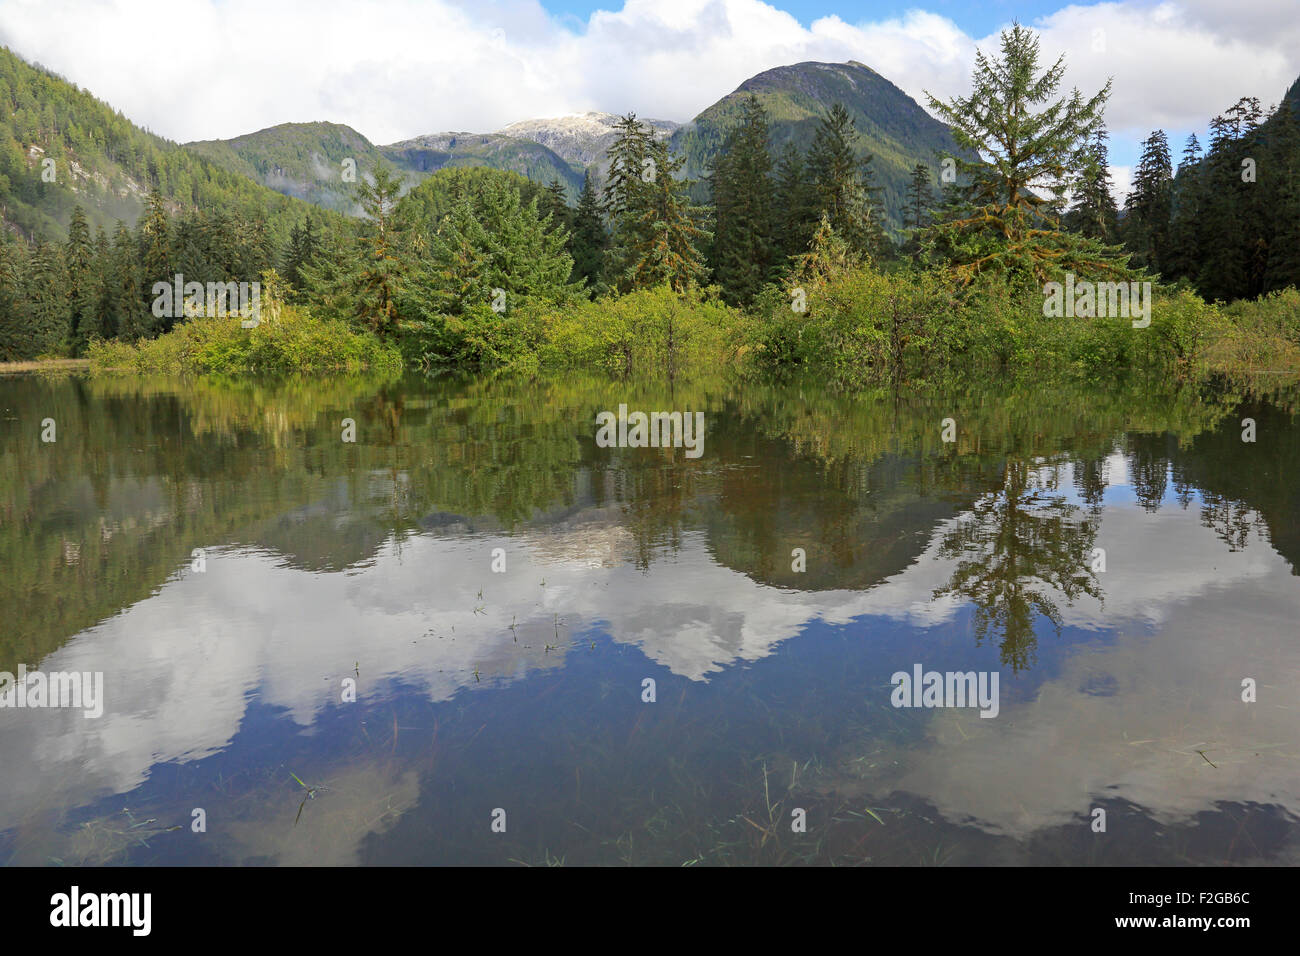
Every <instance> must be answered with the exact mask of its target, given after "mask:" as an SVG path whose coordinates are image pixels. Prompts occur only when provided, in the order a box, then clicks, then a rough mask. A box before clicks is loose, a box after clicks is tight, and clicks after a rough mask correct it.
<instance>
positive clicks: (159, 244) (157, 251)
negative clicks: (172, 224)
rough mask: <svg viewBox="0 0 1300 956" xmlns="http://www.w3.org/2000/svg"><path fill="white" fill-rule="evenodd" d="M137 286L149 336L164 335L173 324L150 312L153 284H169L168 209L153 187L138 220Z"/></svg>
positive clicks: (167, 318)
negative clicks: (142, 295)
mask: <svg viewBox="0 0 1300 956" xmlns="http://www.w3.org/2000/svg"><path fill="white" fill-rule="evenodd" d="M139 229H140V264H141V270H142V271H141V274H140V280H141V281H140V285H141V289H142V291H143V292H144V298H143V299H142V300H141V305H143V306H144V307H145V309H146V311H145V314H146V315H147V316H148V319H147V320H146V321H147V322H148V324H147V325H146V326H145V328H146V330H147V331H148V333H150V334H152V333H154V332H166V331H168V330H170V329H171V327H172V323H173V321H174V319H173V317H171V316H163V317H161V318H159V317H156V316H154V314H153V312H152V309H151V308H150V306H151V304H152V302H153V295H152V292H151V290H152V289H153V286H154V283H155V282H167V283H171V282H172V278H173V273H172V269H171V248H170V245H171V243H170V240H169V239H168V223H167V207H166V206H165V205H164V203H163V197H162V193H161V192H159V191H158V188H157V187H156V186H155V187H154V189H153V190H152V191H151V192H150V193H149V198H148V200H147V202H146V203H145V213H144V217H143V218H142V219H141V220H140V226H139Z"/></svg>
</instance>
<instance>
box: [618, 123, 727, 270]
mask: <svg viewBox="0 0 1300 956" xmlns="http://www.w3.org/2000/svg"><path fill="white" fill-rule="evenodd" d="M647 158H648V159H650V161H651V162H650V165H649V166H647V167H646V168H647V177H646V178H647V179H648V182H645V181H643V186H644V188H643V189H642V190H640V191H639V192H638V200H637V202H636V203H635V204H634V205H633V206H632V207H631V211H632V212H633V214H634V217H633V218H632V220H631V222H630V224H629V226H630V227H629V230H628V232H629V235H630V236H631V238H632V244H631V246H630V247H629V249H628V266H627V270H626V272H625V273H624V275H623V277H622V278H623V281H624V282H625V283H626V284H627V286H628V287H630V288H632V289H644V288H650V287H653V286H657V285H663V284H667V285H668V286H670V287H671V288H672V289H674V290H675V291H677V292H683V291H685V290H686V289H687V288H689V287H691V286H692V285H698V284H701V283H702V282H703V281H704V278H705V276H706V275H707V271H708V270H707V269H706V267H705V265H704V261H703V259H702V257H701V255H700V245H701V244H702V243H703V242H706V241H707V240H708V239H709V236H708V234H707V233H706V232H705V231H704V230H703V229H701V228H700V227H699V226H698V225H696V223H695V221H694V218H693V217H694V214H695V212H696V210H694V209H693V208H692V206H691V204H690V200H689V198H688V196H687V192H686V183H685V182H683V181H682V180H679V179H678V178H677V177H676V176H675V175H674V174H675V173H677V172H678V171H680V169H681V167H682V165H683V163H684V162H685V160H684V159H682V158H680V157H678V158H673V157H672V156H670V155H669V153H668V145H667V143H665V142H664V141H663V140H655V141H653V142H652V143H651V144H650V146H649V149H648V156H647ZM638 206H639V208H638Z"/></svg>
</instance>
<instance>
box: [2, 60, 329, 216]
mask: <svg viewBox="0 0 1300 956" xmlns="http://www.w3.org/2000/svg"><path fill="white" fill-rule="evenodd" d="M47 161H48V162H47ZM155 189H156V190H157V191H158V192H159V194H160V195H161V196H162V197H163V200H164V202H165V203H166V204H167V205H168V206H169V208H171V209H174V210H176V211H181V210H189V209H205V210H210V211H215V210H221V211H222V212H223V213H224V214H225V215H228V216H231V217H235V218H239V219H246V220H248V221H258V222H260V223H262V224H263V225H262V226H261V227H260V228H263V229H265V231H266V233H267V234H268V236H269V237H271V239H272V240H273V241H276V242H283V241H286V240H287V239H288V236H289V230H290V229H291V228H292V227H293V225H294V223H296V222H298V221H300V220H301V219H302V217H303V216H304V215H305V207H303V206H302V205H300V204H297V203H296V202H294V201H293V200H290V199H287V198H285V197H284V196H281V195H280V194H279V193H277V192H275V191H273V190H270V189H266V188H264V187H262V186H259V185H258V184H257V183H255V182H253V181H252V180H250V179H249V178H248V177H247V176H245V175H241V174H240V173H239V172H237V171H235V170H231V169H228V168H226V167H225V166H223V165H220V164H217V163H213V162H210V161H208V160H207V159H204V158H201V157H200V156H197V155H195V154H194V153H192V152H190V151H189V150H186V149H184V148H182V147H181V146H179V145H177V144H176V143H172V142H170V141H168V140H165V139H163V138H161V137H159V136H155V135H153V134H152V133H149V132H146V131H145V130H142V129H141V128H140V127H138V126H136V125H135V124H134V123H132V122H131V121H130V120H129V119H127V118H126V117H125V116H123V115H122V114H121V113H119V112H117V111H115V110H114V109H113V108H112V107H110V106H108V105H107V104H105V103H103V102H101V101H100V100H98V99H96V98H95V97H94V96H92V95H91V94H90V93H88V92H86V91H84V90H81V89H78V88H77V87H76V86H75V85H73V84H72V83H69V82H68V81H66V80H64V79H62V78H61V77H59V76H56V75H55V74H53V73H50V72H48V71H46V70H43V69H41V68H40V67H37V66H33V65H31V64H29V63H27V62H25V61H24V60H23V59H21V58H20V57H18V56H16V55H14V54H13V53H12V52H10V51H9V50H8V49H5V48H3V47H0V220H2V221H3V225H4V227H5V229H7V230H8V231H10V232H12V233H16V234H18V235H21V236H23V237H26V238H29V239H30V238H46V239H51V240H62V239H65V238H66V237H67V230H68V224H69V221H70V219H71V216H72V210H73V208H74V207H75V206H78V205H80V206H81V207H82V209H83V210H84V213H85V216H86V221H87V224H88V226H89V227H90V228H91V230H96V229H104V230H106V231H108V232H110V233H111V232H112V231H114V229H115V228H116V222H117V221H118V220H122V221H123V222H125V223H127V224H128V225H131V224H134V223H135V221H136V219H137V218H138V217H139V215H140V213H141V210H143V208H144V205H145V200H146V198H147V196H148V195H149V193H150V192H151V191H152V190H155Z"/></svg>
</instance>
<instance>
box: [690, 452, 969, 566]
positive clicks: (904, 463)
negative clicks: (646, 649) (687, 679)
mask: <svg viewBox="0 0 1300 956" xmlns="http://www.w3.org/2000/svg"><path fill="white" fill-rule="evenodd" d="M763 451H764V454H763V455H761V456H755V457H754V458H753V459H751V461H750V462H749V463H747V464H745V465H741V466H737V467H733V468H730V469H728V470H727V472H726V473H724V475H723V476H722V479H721V481H720V483H719V485H720V487H719V491H718V494H717V496H716V498H713V499H711V500H710V501H708V502H707V503H706V504H705V505H704V508H703V510H704V522H705V526H706V527H707V528H708V531H709V543H710V546H711V547H712V549H713V553H714V555H715V557H716V558H717V560H718V561H719V562H720V563H722V564H725V565H727V566H728V567H731V568H735V569H736V570H738V571H743V572H744V573H746V574H748V575H750V576H751V577H752V578H754V580H756V581H759V582H762V583H765V584H773V585H777V586H779V587H788V588H798V589H801V590H807V591H824V590H836V589H857V590H866V589H867V588H870V587H873V586H875V585H876V584H878V583H880V582H881V581H882V580H884V579H885V578H887V577H890V576H892V575H895V574H898V573H899V572H901V571H902V570H903V569H904V568H906V567H908V566H909V565H910V564H912V563H913V562H914V561H916V559H917V558H918V557H919V556H920V554H921V552H922V551H923V550H924V549H925V546H926V544H927V542H928V541H929V538H930V536H931V534H932V533H933V531H934V529H935V528H936V527H937V526H938V525H939V524H940V523H941V522H943V521H946V520H948V519H950V518H952V517H954V516H955V515H956V514H957V512H958V509H959V508H960V507H962V506H963V505H969V504H970V502H972V501H973V500H974V498H975V494H976V493H975V491H974V489H972V490H970V491H968V492H964V493H962V492H954V493H953V494H951V495H949V496H945V497H942V498H940V497H931V496H927V495H923V494H922V489H924V488H925V487H926V486H927V482H926V480H925V474H926V473H927V472H933V470H934V465H935V462H934V461H927V460H923V459H918V458H916V457H900V456H896V455H886V456H883V457H881V458H879V459H877V460H875V461H871V462H861V461H856V460H855V461H848V462H844V461H841V462H838V463H836V464H835V465H833V466H829V467H828V466H827V464H826V463H825V462H822V461H819V460H818V459H816V458H813V457H811V456H806V455H805V456H798V457H796V456H794V455H793V454H792V453H791V452H790V451H789V450H788V448H787V447H786V446H785V445H784V443H781V442H776V441H769V442H766V443H765V444H764V449H763ZM773 459H775V460H776V461H777V462H779V463H778V464H774V463H773ZM933 483H934V476H933V475H932V474H931V475H930V482H929V484H930V486H933ZM794 548H802V549H803V550H804V554H805V557H806V570H804V571H795V570H794V569H793V568H794V560H793V557H792V551H793V549H794Z"/></svg>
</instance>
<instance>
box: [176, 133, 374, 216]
mask: <svg viewBox="0 0 1300 956" xmlns="http://www.w3.org/2000/svg"><path fill="white" fill-rule="evenodd" d="M185 148H186V149H187V150H189V151H190V152H192V153H194V154H196V155H198V156H202V157H203V158H205V159H208V160H211V161H212V162H214V163H218V164H220V165H222V166H224V167H226V168H227V169H229V170H231V171H233V172H236V173H239V174H240V175H243V176H247V177H248V178H249V179H252V180H254V181H256V182H258V183H261V184H262V185H263V186H266V187H267V188H269V189H274V190H275V191H276V192H278V193H283V194H284V195H286V196H293V197H295V198H298V199H302V200H306V201H307V202H310V203H313V204H315V205H317V206H324V207H325V208H327V209H335V210H337V211H339V212H352V211H353V206H354V204H355V201H354V199H353V192H354V191H355V188H356V187H355V182H354V181H345V180H344V178H343V171H344V165H343V164H344V161H345V160H349V159H350V160H353V162H354V163H355V164H356V167H357V169H358V170H359V171H364V170H367V169H373V168H374V167H375V163H377V162H378V161H379V159H380V158H381V157H382V156H383V154H382V152H381V151H380V150H379V149H378V148H377V147H375V146H374V145H373V144H372V143H371V142H370V141H369V140H368V139H366V138H365V137H364V136H362V135H361V134H360V133H358V132H357V131H356V130H354V129H352V128H351V127H350V126H343V125H340V124H338V123H283V124H281V125H279V126H272V127H270V128H269V129H263V130H258V131H257V132H256V133H248V134H246V135H244V136H237V137H235V138H234V139H213V140H201V141H199V142H195V143H186V144H185Z"/></svg>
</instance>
